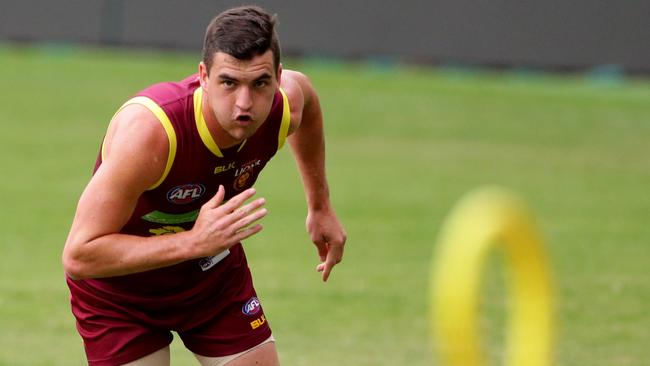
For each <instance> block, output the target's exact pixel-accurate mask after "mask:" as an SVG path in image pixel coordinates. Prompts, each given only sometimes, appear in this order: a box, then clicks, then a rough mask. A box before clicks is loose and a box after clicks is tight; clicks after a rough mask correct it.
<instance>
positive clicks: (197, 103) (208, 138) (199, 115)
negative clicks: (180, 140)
mask: <svg viewBox="0 0 650 366" xmlns="http://www.w3.org/2000/svg"><path fill="white" fill-rule="evenodd" d="M202 97H203V89H201V87H198V88H196V90H195V91H194V120H195V121H196V129H197V130H198V131H199V136H201V140H202V141H203V144H204V145H205V147H207V148H208V150H210V151H212V153H213V154H214V155H216V156H218V157H220V158H223V154H222V153H221V150H219V146H217V143H216V142H214V139H213V138H212V135H210V130H209V129H208V125H207V124H206V123H205V118H203V107H202V105H201V100H202Z"/></svg>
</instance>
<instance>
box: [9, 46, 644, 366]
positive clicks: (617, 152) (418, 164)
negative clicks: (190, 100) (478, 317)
mask: <svg viewBox="0 0 650 366" xmlns="http://www.w3.org/2000/svg"><path fill="white" fill-rule="evenodd" d="M196 61H197V57H194V56H188V55H183V54H164V53H155V52H133V51H119V50H117V51H116V50H113V51H110V50H83V49H75V48H62V47H59V48H51V47H50V48H48V47H40V48H15V47H12V46H4V47H0V83H1V84H0V85H1V86H0V88H2V89H1V94H0V97H1V99H0V100H1V102H0V103H1V108H0V124H1V126H2V133H0V146H1V149H2V150H1V151H2V154H0V168H1V173H0V174H1V179H0V197H1V198H2V211H1V213H0V225H2V228H1V230H0V248H1V249H2V251H1V253H2V254H1V256H0V325H1V328H0V329H1V330H0V365H8V366H14V365H30V366H35V365H81V364H84V362H85V358H84V355H83V350H82V344H81V338H80V337H79V336H78V335H77V333H76V330H75V326H74V320H73V317H72V315H71V314H70V311H69V305H68V291H67V287H66V286H65V281H64V277H63V272H62V269H61V265H60V253H61V249H62V247H63V243H64V241H65V237H66V235H67V230H68V228H69V225H70V222H71V219H72V215H73V213H74V209H75V205H76V201H77V199H78V197H79V195H80V193H81V191H82V189H83V187H84V186H85V184H86V183H87V181H88V179H89V177H90V174H91V167H92V164H93V162H94V159H95V155H96V153H97V150H98V147H99V142H100V140H101V138H102V135H103V132H104V130H105V128H106V125H107V122H108V120H109V119H110V117H111V115H112V114H113V112H114V111H115V109H116V108H117V107H118V106H119V105H120V104H121V103H122V102H123V101H124V100H125V99H126V98H128V97H129V96H130V95H132V94H133V93H135V92H136V91H138V90H139V89H141V88H143V87H145V86H147V85H149V84H150V83H153V82H157V81H163V80H178V79H181V78H183V77H184V76H185V75H187V74H189V73H192V72H194V70H195V68H196V66H195V65H196ZM285 67H286V68H297V69H299V70H302V71H304V72H306V73H307V74H308V75H310V76H311V78H312V80H313V82H314V84H315V85H316V87H317V88H318V90H319V91H320V94H321V98H322V104H323V106H324V109H325V116H326V133H327V139H328V145H327V148H328V161H327V166H328V173H329V179H330V185H331V191H332V199H333V201H334V203H335V205H336V207H337V209H338V213H339V215H340V217H341V219H342V221H343V222H344V223H345V225H346V227H347V230H348V233H349V242H348V246H347V250H346V256H345V260H344V262H343V263H342V264H341V265H340V266H339V267H337V268H336V270H335V272H334V274H333V277H332V278H331V280H330V282H329V283H327V284H322V283H321V281H320V277H319V275H318V274H317V273H316V272H315V266H316V264H317V257H316V255H315V251H314V250H313V247H312V244H311V243H310V242H309V240H308V237H307V235H306V233H305V229H304V217H305V204H304V200H303V193H302V189H301V185H300V180H299V177H298V174H297V171H296V169H295V166H294V162H293V159H292V157H291V153H290V151H289V149H286V151H282V152H281V153H280V154H279V155H278V156H277V157H276V159H275V160H274V161H273V162H272V163H271V164H270V166H269V167H268V168H267V169H266V170H265V173H264V174H263V175H262V177H261V181H260V182H259V185H258V190H259V191H260V192H261V194H262V195H263V196H265V197H266V198H267V199H268V202H269V203H268V207H269V210H270V214H269V216H268V217H267V218H266V219H265V230H264V231H263V232H262V234H260V235H259V236H257V237H255V238H253V239H251V240H248V241H247V242H246V243H245V247H246V248H247V253H248V256H249V261H250V262H251V267H252V271H253V275H254V277H255V278H256V287H257V289H258V292H259V294H260V297H261V298H262V303H263V305H264V308H265V310H266V313H267V316H268V319H269V321H270V323H271V326H272V327H273V329H274V332H275V336H276V338H277V341H278V348H279V352H280V357H281V360H282V361H283V364H284V365H309V366H312V365H341V366H343V365H350V366H352V365H354V366H360V365H368V366H370V365H372V366H375V365H433V364H436V358H435V355H434V353H433V352H432V351H431V347H430V335H429V329H428V317H427V286H428V275H429V271H430V268H429V264H430V262H431V256H432V254H433V251H434V242H435V238H436V236H437V234H438V231H439V228H440V225H441V222H442V220H443V218H444V217H445V215H446V214H447V213H448V212H449V210H450V209H451V207H452V206H453V204H454V203H455V202H456V201H457V200H458V199H459V198H460V197H461V196H462V195H463V194H464V193H465V192H467V191H469V190H471V189H474V188H476V187H479V186H482V185H485V184H500V185H504V186H507V187H510V188H511V189H514V190H515V191H517V192H519V193H520V194H521V195H522V196H523V197H525V198H526V200H527V201H528V203H529V205H530V207H531V209H532V210H533V211H534V212H535V213H536V215H537V219H538V223H539V226H540V228H541V230H542V232H543V233H544V235H545V237H546V239H547V243H548V252H549V255H550V258H551V261H552V263H553V272H554V276H555V280H556V285H557V290H558V298H557V314H558V316H557V318H558V319H557V320H558V336H557V342H556V365H563V366H573V365H578V366H583V365H589V366H610V365H618V366H626V365H629V366H639V365H650V348H649V347H648V345H649V344H650V312H649V311H648V308H649V306H650V224H649V222H650V194H648V192H649V189H650V148H649V146H650V145H649V143H648V141H649V140H650V83H649V82H648V81H638V80H637V81H630V80H613V81H611V80H610V81H598V80H596V81H594V80H588V79H585V78H582V77H579V76H562V77H561V76H552V75H522V74H517V73H505V74H494V73H485V72H468V71H465V72H461V71H457V70H456V71H455V70H447V71H442V70H436V69H409V68H385V67H383V68H382V67H379V66H372V65H360V64H344V63H331V62H330V63H323V62H316V61H303V62H288V63H287V64H286V65H285ZM496 263H499V260H498V258H495V259H494V260H491V261H490V262H489V263H488V269H487V270H486V277H487V280H486V285H485V287H484V289H483V290H484V291H483V292H484V294H485V299H484V304H485V305H484V311H483V314H484V320H483V323H484V325H483V329H484V331H483V335H484V338H485V340H486V344H488V350H489V352H488V353H489V354H490V357H491V358H492V359H493V360H498V359H499V355H500V354H501V347H502V340H501V339H502V337H503V331H502V330H501V328H502V327H503V318H504V314H505V311H506V310H505V308H504V307H505V305H504V304H505V300H504V297H505V296H507V293H506V289H505V287H504V286H503V278H502V275H500V274H499V272H500V270H499V269H498V267H497V266H496ZM172 351H173V360H172V361H173V364H174V365H195V364H197V363H196V362H194V360H193V357H192V356H191V355H190V354H189V353H187V352H185V351H184V350H183V348H182V345H181V344H180V342H179V340H178V338H176V340H175V342H174V344H173V348H172ZM496 363H497V362H494V364H496Z"/></svg>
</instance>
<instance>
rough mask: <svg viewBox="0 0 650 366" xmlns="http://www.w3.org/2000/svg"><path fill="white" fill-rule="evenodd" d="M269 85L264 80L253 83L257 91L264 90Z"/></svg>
mask: <svg viewBox="0 0 650 366" xmlns="http://www.w3.org/2000/svg"><path fill="white" fill-rule="evenodd" d="M267 85H269V82H268V81H266V80H258V81H256V82H255V87H256V88H258V89H261V88H264V87H266V86H267Z"/></svg>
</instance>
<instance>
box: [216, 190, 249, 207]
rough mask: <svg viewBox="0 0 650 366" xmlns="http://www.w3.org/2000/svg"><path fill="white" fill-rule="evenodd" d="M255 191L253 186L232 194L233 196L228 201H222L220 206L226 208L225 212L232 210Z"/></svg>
mask: <svg viewBox="0 0 650 366" xmlns="http://www.w3.org/2000/svg"><path fill="white" fill-rule="evenodd" d="M255 193H257V192H256V191H255V188H249V189H247V190H245V191H243V192H241V193H240V194H238V195H236V196H234V197H233V198H231V199H229V200H228V202H226V203H224V204H223V205H222V206H221V207H222V208H223V209H224V210H226V212H232V211H234V210H236V209H237V207H239V206H241V205H242V204H243V203H244V202H246V200H248V199H249V198H251V197H253V196H254V195H255Z"/></svg>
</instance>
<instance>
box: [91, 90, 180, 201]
mask: <svg viewBox="0 0 650 366" xmlns="http://www.w3.org/2000/svg"><path fill="white" fill-rule="evenodd" d="M131 104H140V105H143V106H145V107H146V108H147V109H148V110H150V111H151V113H153V114H154V115H155V116H156V118H158V121H160V124H161V125H162V126H163V128H164V129H165V132H166V133H167V138H168V139H169V153H168V154H167V164H166V165H165V171H164V172H163V175H162V176H161V177H160V179H158V181H157V182H156V183H154V184H153V185H152V186H151V187H149V188H147V190H152V189H154V188H156V187H158V186H159V185H160V184H161V183H162V182H163V181H164V180H165V178H167V174H169V171H170V170H171V169H172V165H173V164H174V158H175V157H176V145H177V143H176V132H175V131H174V127H173V126H172V123H171V121H170V120H169V117H167V114H166V113H165V111H164V110H163V109H162V108H160V106H159V105H158V104H156V102H154V101H153V100H151V99H150V98H147V97H134V98H131V99H129V100H127V101H126V103H124V104H122V106H121V107H120V108H119V109H118V110H117V112H115V114H114V115H113V118H115V116H116V115H117V114H118V113H119V112H120V111H121V110H122V109H124V108H125V107H126V106H128V105H131ZM113 118H111V122H112V121H113ZM105 142H106V141H105V140H104V142H102V160H104V159H105V156H106V154H105V151H104V147H105Z"/></svg>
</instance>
